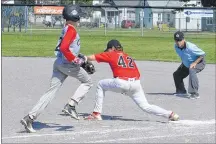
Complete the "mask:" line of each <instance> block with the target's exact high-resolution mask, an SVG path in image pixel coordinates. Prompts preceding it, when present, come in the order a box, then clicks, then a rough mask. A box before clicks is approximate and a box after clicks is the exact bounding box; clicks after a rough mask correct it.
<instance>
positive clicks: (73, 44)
mask: <svg viewBox="0 0 216 144" xmlns="http://www.w3.org/2000/svg"><path fill="white" fill-rule="evenodd" d="M81 12H82V11H81V8H80V7H79V6H78V5H68V6H66V7H65V8H64V9H63V18H64V19H65V20H66V24H65V27H64V28H63V30H62V33H61V36H60V38H59V41H58V43H57V47H56V49H55V53H56V57H57V58H56V60H55V62H54V64H53V74H52V78H51V83H50V88H49V89H48V91H47V92H46V93H45V94H44V95H43V96H42V97H41V98H40V100H39V101H38V102H37V104H36V105H35V106H34V107H33V109H32V110H31V111H30V112H29V113H28V115H27V116H25V117H24V118H23V119H22V120H21V124H23V125H24V127H25V129H26V130H27V132H36V131H35V130H34V129H33V127H32V123H33V121H34V120H35V119H36V118H37V117H38V116H39V115H40V114H41V112H42V111H43V110H44V109H45V108H46V107H47V105H48V104H49V103H50V102H51V100H52V99H53V98H54V96H55V94H56V92H57V90H59V88H60V87H61V85H62V83H63V82H64V80H65V79H66V78H67V77H68V76H72V77H74V78H76V79H78V80H79V81H80V82H81V85H80V86H79V87H78V88H77V90H76V91H75V93H74V95H73V96H72V97H71V98H70V100H69V102H68V103H67V104H66V105H65V107H64V109H63V112H65V113H66V114H69V115H70V116H71V117H72V118H75V119H79V116H78V114H77V112H76V109H75V106H76V104H78V103H79V102H80V101H81V100H82V99H83V98H84V95H85V94H86V93H87V92H88V91H89V89H90V88H91V87H92V86H93V84H92V80H91V77H90V76H89V75H88V73H87V72H86V71H85V70H84V69H83V68H82V67H80V65H81V64H83V63H84V62H85V61H86V60H85V59H84V58H79V57H78V54H79V51H80V37H79V34H78V33H77V31H76V28H75V27H76V26H77V25H78V22H79V20H80V15H81Z"/></svg>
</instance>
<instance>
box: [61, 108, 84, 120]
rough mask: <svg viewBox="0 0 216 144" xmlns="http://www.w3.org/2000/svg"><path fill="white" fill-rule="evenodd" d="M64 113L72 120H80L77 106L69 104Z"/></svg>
mask: <svg viewBox="0 0 216 144" xmlns="http://www.w3.org/2000/svg"><path fill="white" fill-rule="evenodd" d="M62 112H64V113H65V114H68V115H70V116H71V117H72V118H74V119H76V120H79V119H80V117H79V115H78V113H77V112H76V108H75V106H71V105H69V104H66V105H65V107H64V109H63V110H62Z"/></svg>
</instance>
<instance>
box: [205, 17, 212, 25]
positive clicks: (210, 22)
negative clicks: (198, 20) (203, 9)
mask: <svg viewBox="0 0 216 144" xmlns="http://www.w3.org/2000/svg"><path fill="white" fill-rule="evenodd" d="M206 24H207V25H212V24H213V18H212V17H207V18H206Z"/></svg>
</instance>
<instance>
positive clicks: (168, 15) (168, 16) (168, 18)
mask: <svg viewBox="0 0 216 144" xmlns="http://www.w3.org/2000/svg"><path fill="white" fill-rule="evenodd" d="M167 22H170V14H167Z"/></svg>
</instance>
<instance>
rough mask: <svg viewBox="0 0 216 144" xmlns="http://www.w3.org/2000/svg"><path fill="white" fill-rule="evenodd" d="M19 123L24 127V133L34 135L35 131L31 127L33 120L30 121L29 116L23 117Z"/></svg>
mask: <svg viewBox="0 0 216 144" xmlns="http://www.w3.org/2000/svg"><path fill="white" fill-rule="evenodd" d="M20 123H21V124H22V125H23V126H24V127H25V129H26V131H27V132H29V133H35V132H36V130H34V129H33V127H32V123H33V119H31V118H30V117H29V115H27V116H25V117H24V118H23V119H22V120H21V121H20Z"/></svg>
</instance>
